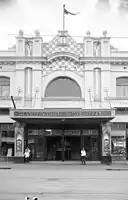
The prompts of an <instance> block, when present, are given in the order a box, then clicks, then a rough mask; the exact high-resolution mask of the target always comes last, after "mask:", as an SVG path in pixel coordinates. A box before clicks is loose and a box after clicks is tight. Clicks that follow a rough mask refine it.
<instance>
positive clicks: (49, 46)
mask: <svg viewBox="0 0 128 200" xmlns="http://www.w3.org/2000/svg"><path fill="white" fill-rule="evenodd" d="M42 51H43V52H42V53H43V56H46V57H48V56H49V55H51V54H53V53H55V52H70V53H73V54H75V55H78V56H79V57H80V56H84V43H77V42H76V41H75V40H74V39H73V38H72V37H71V36H70V35H69V34H68V32H67V31H59V32H58V34H57V36H56V37H55V38H53V40H51V42H49V43H46V44H45V43H43V49H42Z"/></svg>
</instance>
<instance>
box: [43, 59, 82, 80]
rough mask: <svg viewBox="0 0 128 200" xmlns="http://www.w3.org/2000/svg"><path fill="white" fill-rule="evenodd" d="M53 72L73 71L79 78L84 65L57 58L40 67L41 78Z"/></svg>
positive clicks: (72, 60)
mask: <svg viewBox="0 0 128 200" xmlns="http://www.w3.org/2000/svg"><path fill="white" fill-rule="evenodd" d="M53 71H73V72H74V73H76V74H77V75H79V76H83V73H84V65H83V64H81V63H80V62H79V61H76V60H74V59H72V58H69V57H66V56H65V57H57V58H53V59H51V60H50V61H49V62H47V64H45V65H42V72H43V76H47V75H48V74H50V73H51V72H53Z"/></svg>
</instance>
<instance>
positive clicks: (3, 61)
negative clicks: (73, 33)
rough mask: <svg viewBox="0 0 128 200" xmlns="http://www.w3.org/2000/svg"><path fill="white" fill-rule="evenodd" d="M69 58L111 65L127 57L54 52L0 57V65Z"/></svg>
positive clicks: (127, 61)
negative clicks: (81, 55) (38, 55)
mask: <svg viewBox="0 0 128 200" xmlns="http://www.w3.org/2000/svg"><path fill="white" fill-rule="evenodd" d="M63 58H64V59H71V60H74V61H76V62H78V63H79V64H80V65H83V64H88V63H90V64H105V63H107V64H112V65H117V64H118V65H128V57H78V56H76V55H74V54H70V53H66V52H63V55H62V52H61V53H60V54H58V53H55V54H53V55H52V56H50V57H24V56H22V57H13V56H11V57H0V65H15V64H26V63H27V64H44V65H45V64H48V63H49V62H51V61H52V60H54V59H63Z"/></svg>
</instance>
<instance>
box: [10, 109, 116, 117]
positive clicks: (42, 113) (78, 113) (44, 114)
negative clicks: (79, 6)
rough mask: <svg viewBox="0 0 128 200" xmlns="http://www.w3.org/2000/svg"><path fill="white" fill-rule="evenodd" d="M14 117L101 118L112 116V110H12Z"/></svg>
mask: <svg viewBox="0 0 128 200" xmlns="http://www.w3.org/2000/svg"><path fill="white" fill-rule="evenodd" d="M11 117H12V118H78V117H79V118H89V117H90V118H99V117H112V113H111V110H104V111H103V110H98V111H97V110H93V111H90V110H79V111H78V110H74V111H63V112H62V111H58V112H56V111H45V110H44V111H36V110H35V111H34V110H32V111H29V110H19V111H18V110H17V111H13V110H12V111H11Z"/></svg>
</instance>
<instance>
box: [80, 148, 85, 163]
mask: <svg viewBox="0 0 128 200" xmlns="http://www.w3.org/2000/svg"><path fill="white" fill-rule="evenodd" d="M85 159H86V150H85V149H84V148H83V149H82V150H81V161H82V165H85V164H86V163H85Z"/></svg>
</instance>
